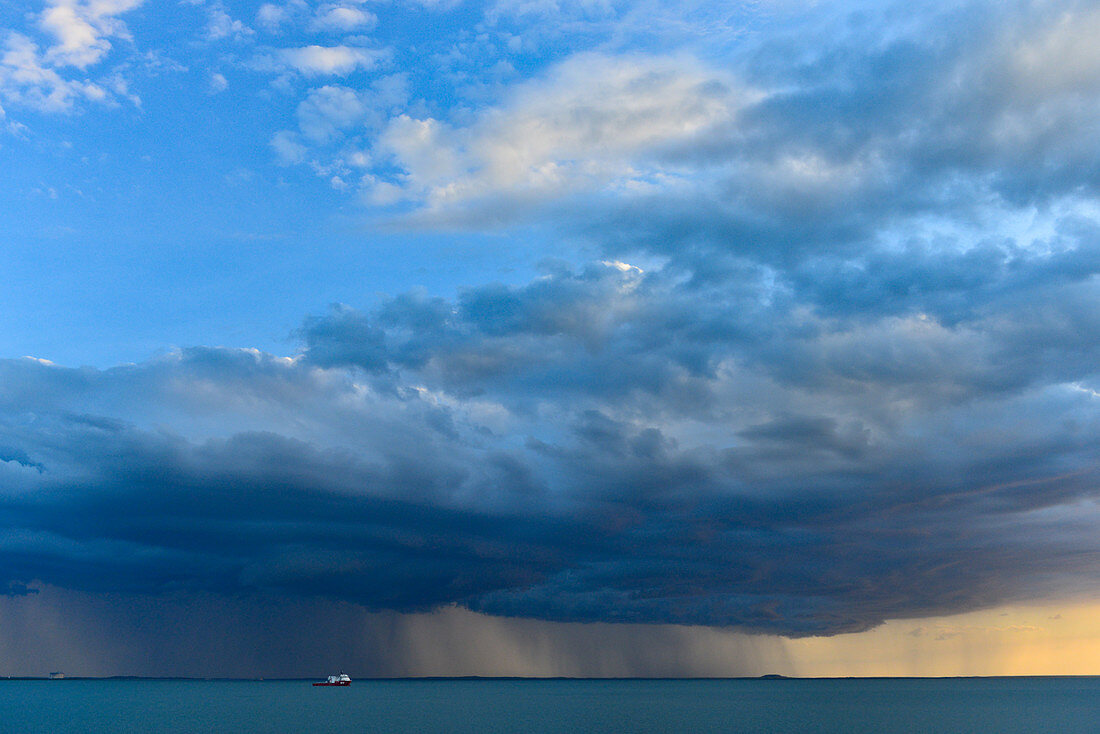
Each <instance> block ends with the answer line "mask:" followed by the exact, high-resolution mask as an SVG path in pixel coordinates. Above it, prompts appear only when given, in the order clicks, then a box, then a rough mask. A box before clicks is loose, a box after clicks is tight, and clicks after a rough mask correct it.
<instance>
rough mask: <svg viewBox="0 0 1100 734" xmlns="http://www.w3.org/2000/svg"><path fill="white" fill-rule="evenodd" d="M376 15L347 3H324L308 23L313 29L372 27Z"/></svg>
mask: <svg viewBox="0 0 1100 734" xmlns="http://www.w3.org/2000/svg"><path fill="white" fill-rule="evenodd" d="M377 22H378V17H377V16H376V15H375V14H374V13H371V12H369V11H366V10H362V9H360V8H353V7H349V6H347V5H325V6H322V7H320V8H318V9H317V14H316V15H315V16H314V18H313V21H312V22H311V23H310V30H313V31H354V30H367V29H370V28H373V27H374V26H375V24H376V23H377Z"/></svg>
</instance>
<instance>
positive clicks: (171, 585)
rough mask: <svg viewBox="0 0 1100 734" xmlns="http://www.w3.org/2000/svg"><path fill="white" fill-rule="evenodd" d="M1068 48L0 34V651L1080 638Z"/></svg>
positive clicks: (170, 5)
mask: <svg viewBox="0 0 1100 734" xmlns="http://www.w3.org/2000/svg"><path fill="white" fill-rule="evenodd" d="M1097 32H1100V12H1098V11H1097V9H1096V8H1095V7H1094V6H1093V5H1091V4H1089V3H1081V2H1072V1H1068V0H1066V1H1063V0H1049V1H1046V0H1043V1H1039V0H1036V1H1034V2H1012V3H985V2H968V3H961V4H941V3H931V2H929V3H924V2H918V3H858V2H840V1H837V2H818V3H796V2H786V1H784V0H776V1H774V2H764V1H761V2H747V3H742V4H725V3H707V2H699V3H666V2H661V1H659V0H658V1H653V2H638V3H630V2H622V3H620V2H591V3H589V2H540V1H538V0H535V1H532V2H522V1H512V0H498V1H497V2H487V3H478V2H424V3H418V2H411V1H410V2H393V3H389V2H362V3H360V2H354V1H353V0H348V1H347V2H332V3H318V2H307V1H306V0H298V1H297V2H289V3H283V2H272V3H230V2H211V1H205V0H189V1H187V2H153V1H152V0H146V1H144V2H143V1H142V0H86V1H85V0H49V1H48V2H44V3H34V4H31V5H26V6H22V7H16V6H12V5H7V6H4V7H3V9H0V243H2V246H0V252H2V254H3V269H4V272H5V287H4V288H2V289H0V357H3V358H4V361H3V362H2V363H0V460H2V462H0V470H2V471H0V477H2V481H0V486H3V487H4V488H3V489H2V490H0V527H2V528H3V529H4V532H5V538H6V539H5V540H4V542H3V543H0V560H2V561H3V563H2V564H0V568H3V569H5V570H4V572H3V573H4V577H3V578H0V592H4V590H5V589H6V590H7V592H6V593H7V594H8V595H9V596H10V597H11V601H10V602H8V601H6V602H5V604H14V603H23V602H21V601H20V600H24V601H25V602H26V603H27V604H30V603H31V601H30V600H29V597H32V596H35V592H38V593H39V594H40V596H38V601H37V602H36V603H39V604H45V603H46V602H45V601H43V600H48V599H68V600H69V601H67V602H66V604H71V603H72V602H71V597H67V596H65V595H72V594H77V595H85V596H84V597H82V598H85V599H87V600H90V601H88V603H89V604H92V603H98V602H96V601H95V600H101V599H111V598H117V595H120V594H129V595H136V596H137V597H138V598H143V599H144V598H147V599H165V598H167V597H168V596H171V595H175V596H171V598H172V599H174V600H175V601H173V603H174V604H177V605H182V606H179V607H178V608H179V609H187V608H189V607H187V604H188V603H192V602H193V603H194V604H207V605H214V606H217V604H223V603H224V604H229V603H230V602H228V601H225V600H237V601H234V602H232V603H234V604H236V603H238V602H239V603H241V604H246V605H247V604H250V603H257V604H259V603H260V602H258V601H256V600H267V601H269V602H271V604H273V605H274V607H278V608H279V609H281V610H283V611H280V612H279V615H282V616H279V619H280V620H282V622H280V623H279V624H283V623H285V621H286V619H288V618H289V617H291V616H293V615H292V614H290V612H287V611H286V610H287V609H289V608H294V609H299V607H298V606H295V605H306V606H307V607H308V605H310V604H316V605H323V604H350V605H352V606H353V607H354V608H356V609H362V610H368V611H370V613H379V614H397V615H402V614H424V613H429V614H430V613H432V610H438V609H445V610H447V609H450V610H451V611H450V612H447V613H448V614H452V615H453V614H455V613H456V612H454V609H453V608H455V607H457V608H464V609H468V610H470V611H472V612H475V613H477V614H478V615H490V616H497V617H511V618H514V619H517V620H521V621H524V620H526V621H530V622H531V623H532V624H535V623H538V624H544V623H545V624H551V623H554V624H557V623H561V624H589V623H606V622H616V623H629V624H637V625H667V624H680V625H692V626H704V627H714V628H719V629H732V630H735V631H737V632H738V633H746V634H752V635H773V636H779V637H781V638H783V637H786V638H802V637H805V636H807V635H826V636H829V635H836V634H841V633H858V632H863V631H867V630H871V629H874V628H876V627H877V626H879V625H881V624H883V623H884V622H887V621H888V620H899V619H913V618H929V617H934V616H936V615H947V614H963V613H974V612H978V611H981V610H988V609H991V608H996V607H997V606H998V605H1005V604H1019V603H1040V602H1041V603H1046V604H1049V603H1062V602H1065V603H1067V604H1069V603H1071V602H1072V603H1074V604H1079V603H1083V602H1082V599H1091V598H1094V595H1095V593H1096V592H1097V590H1098V588H1100V587H1098V582H1100V576H1098V575H1097V568H1100V566H1098V564H1097V561H1098V560H1100V555H1098V554H1100V546H1098V545H1097V541H1096V538H1097V537H1098V536H1097V533H1096V530H1097V522H1098V521H1100V520H1098V518H1100V516H1098V514H1097V506H1096V490H1095V487H1096V479H1097V467H1098V466H1100V464H1098V460H1100V456H1098V452H1097V448H1098V445H1100V444H1098V442H1097V439H1098V438H1100V422H1098V420H1097V412H1096V411H1097V400H1098V399H1100V397H1098V395H1100V380H1098V379H1097V378H1098V374H1097V368H1096V365H1097V364H1100V362H1098V359H1097V358H1098V357H1100V318H1098V314H1100V309H1097V307H1096V306H1097V296H1098V295H1100V291H1098V288H1100V284H1098V280H1097V273H1098V272H1100V206H1098V204H1100V201H1098V198H1097V191H1098V188H1097V186H1098V182H1100V179H1098V176H1100V157H1098V155H1100V154H1098V151H1100V146H1098V145H1097V143H1098V142H1100V141H1098V140H1097V130H1098V129H1100V52H1098V51H1097V50H1096V46H1095V43H1094V42H1093V39H1094V38H1095V37H1096V34H1097ZM112 595H116V596H112ZM166 595H167V596H166ZM211 599H215V600H219V599H220V600H222V601H218V602H214V601H211ZM241 599H245V600H246V601H240V600H241ZM181 600H182V601H181ZM187 600H192V602H188V601H187ZM196 600H197V601H196ZM247 600H251V601H247ZM271 600H275V601H271ZM58 603H59V604H60V603H61V602H58ZM264 603H265V604H266V603H267V602H264ZM280 605H282V606H280ZM261 606H262V605H261ZM274 607H273V608H274ZM5 608H8V607H5ZM173 608H174V607H173ZM303 608H304V607H303ZM318 608H319V607H318ZM183 613H184V612H182V611H181V612H180V614H183ZM241 614H244V612H241ZM249 614H251V612H250V613H249ZM245 616H247V615H245ZM473 618H475V617H470V618H466V617H460V620H466V622H463V623H470V624H473V623H472V622H469V619H473ZM477 618H480V617H477ZM448 619H450V618H448ZM272 620H273V621H272V622H271V624H272V629H273V630H274V629H275V628H276V627H278V625H277V624H276V622H275V621H274V620H275V617H274V616H273V617H272ZM524 623H526V622H524ZM348 624H349V625H350V624H352V623H351V622H348ZM355 624H357V625H361V624H365V623H364V622H362V620H358V621H356V622H355ZM448 624H449V623H448ZM456 624H457V623H456ZM517 624H518V622H517ZM283 633H285V631H284V632H283ZM283 633H280V634H283ZM272 634H275V632H273V633H272ZM346 634H352V633H350V632H346ZM562 634H564V633H562ZM638 634H643V633H638ZM653 634H657V632H654V633H653ZM661 634H668V633H667V631H666V632H664V633H661ZM212 644H213V643H212ZM620 644H623V645H625V644H629V643H626V642H622V641H620ZM181 665H183V667H181V668H179V670H184V669H186V670H190V671H197V670H199V669H200V668H201V665H200V664H199V663H197V662H196V663H193V666H199V667H190V668H188V667H186V665H184V664H183V663H181ZM188 665H192V664H191V663H188ZM689 667H690V666H689ZM402 670H404V669H402ZM708 670H709V669H708ZM764 672H767V671H764Z"/></svg>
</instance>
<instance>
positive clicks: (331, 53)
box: [279, 46, 384, 76]
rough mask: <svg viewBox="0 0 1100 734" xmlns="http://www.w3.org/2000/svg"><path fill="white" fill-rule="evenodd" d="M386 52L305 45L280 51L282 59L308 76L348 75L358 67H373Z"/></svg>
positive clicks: (346, 47) (349, 47) (347, 47)
mask: <svg viewBox="0 0 1100 734" xmlns="http://www.w3.org/2000/svg"><path fill="white" fill-rule="evenodd" d="M383 56H384V53H383V52H382V51H376V50H372V49H366V48H355V47H352V46H304V47H302V48H285V49H282V50H281V51H280V52H279V57H280V58H281V59H282V61H283V62H284V63H285V64H287V65H288V66H290V67H291V68H293V69H295V70H297V71H298V72H299V73H301V74H304V75H306V76H322V75H333V76H347V75H348V74H350V73H352V72H353V71H355V70H357V69H371V68H373V67H375V66H376V65H377V64H378V62H379V61H381V60H382V58H383Z"/></svg>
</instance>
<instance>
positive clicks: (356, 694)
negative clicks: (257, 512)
mask: <svg viewBox="0 0 1100 734" xmlns="http://www.w3.org/2000/svg"><path fill="white" fill-rule="evenodd" d="M1098 731H1100V678H962V679H960V678H946V679H945V678H940V679H842V680H836V679H834V680H805V679H782V680H760V679H752V680H743V679H742V680H514V679H475V680H467V679H462V680H452V679H436V680H380V681H373V680H360V681H356V682H355V683H353V684H352V685H351V686H350V687H347V688H314V687H312V686H311V685H310V684H309V682H308V681H194V680H186V681H181V680H59V681H42V680H3V679H0V732H4V734H7V733H8V732H19V733H24V732H27V733H29V732H50V733H51V734H57V733H58V732H82V733H83V732H143V733H153V732H236V733H241V732H295V733H296V732H308V733H320V732H340V733H341V734H347V733H348V732H417V733H418V734H419V733H423V732H479V733H482V732H525V733H526V732H570V733H571V734H574V733H580V732H616V733H623V732H800V733H811V732H845V733H846V734H850V733H852V732H983V733H985V732H1098Z"/></svg>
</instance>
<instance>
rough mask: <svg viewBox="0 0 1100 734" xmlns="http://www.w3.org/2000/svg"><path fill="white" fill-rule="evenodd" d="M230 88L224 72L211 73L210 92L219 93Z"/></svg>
mask: <svg viewBox="0 0 1100 734" xmlns="http://www.w3.org/2000/svg"><path fill="white" fill-rule="evenodd" d="M228 88H229V81H228V80H227V79H226V78H225V76H224V75H223V74H218V73H214V74H211V75H210V84H209V87H208V89H209V92H210V94H218V93H220V92H224V91H225V90H226V89H228Z"/></svg>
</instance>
